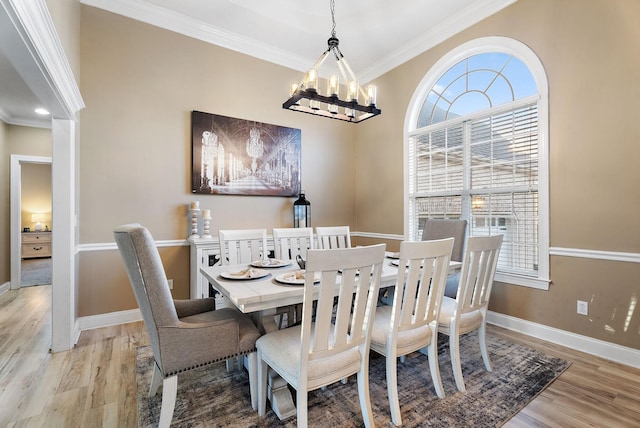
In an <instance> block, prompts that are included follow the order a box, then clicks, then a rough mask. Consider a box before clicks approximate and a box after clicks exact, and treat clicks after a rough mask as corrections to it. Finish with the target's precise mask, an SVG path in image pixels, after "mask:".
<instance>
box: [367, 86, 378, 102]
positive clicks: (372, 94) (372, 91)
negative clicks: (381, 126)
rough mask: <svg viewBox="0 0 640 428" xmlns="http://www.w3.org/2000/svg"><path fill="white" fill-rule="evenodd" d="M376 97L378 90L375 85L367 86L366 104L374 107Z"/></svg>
mask: <svg viewBox="0 0 640 428" xmlns="http://www.w3.org/2000/svg"><path fill="white" fill-rule="evenodd" d="M377 95H378V88H377V87H376V85H369V86H367V104H369V105H370V106H375V105H376V98H377Z"/></svg>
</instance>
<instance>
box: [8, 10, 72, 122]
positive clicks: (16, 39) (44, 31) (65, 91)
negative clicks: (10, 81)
mask: <svg viewBox="0 0 640 428" xmlns="http://www.w3.org/2000/svg"><path fill="white" fill-rule="evenodd" d="M0 4H1V5H2V7H3V8H4V9H5V11H6V13H7V17H8V19H9V20H10V21H11V24H12V25H13V26H14V27H15V30H16V31H15V32H14V33H12V34H11V37H12V40H10V43H7V44H8V45H10V47H11V48H10V49H8V52H5V53H6V54H7V57H9V59H10V60H12V63H14V65H16V69H17V70H18V72H19V73H20V75H21V76H22V77H23V79H25V82H26V83H27V85H29V87H30V88H31V90H32V91H33V92H34V94H35V95H36V96H37V97H39V98H41V100H42V101H43V102H44V101H47V102H45V104H46V105H47V107H48V108H49V110H51V111H52V115H53V116H54V117H57V118H59V119H75V118H76V117H75V114H76V112H78V111H79V110H80V109H82V108H84V102H83V100H82V97H81V95H80V90H79V89H78V85H77V83H76V80H75V77H74V75H73V72H72V71H71V67H70V66H69V62H68V61H67V57H66V55H65V53H64V49H63V48H62V44H61V43H60V39H59V38H58V34H57V32H56V29H55V26H54V24H53V21H52V20H51V16H50V15H49V11H48V9H47V5H46V3H45V2H44V1H43V0H36V1H21V0H0ZM8 42H9V41H8ZM25 49H26V51H27V52H28V55H27V56H28V57H29V60H27V59H26V58H25V57H24V52H25ZM36 70H37V71H36Z"/></svg>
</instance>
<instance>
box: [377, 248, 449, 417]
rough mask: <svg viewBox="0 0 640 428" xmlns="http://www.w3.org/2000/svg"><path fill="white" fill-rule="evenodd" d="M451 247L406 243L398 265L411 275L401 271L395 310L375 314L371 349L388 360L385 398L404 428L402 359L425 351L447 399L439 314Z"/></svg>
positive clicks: (438, 390) (381, 309)
mask: <svg viewBox="0 0 640 428" xmlns="http://www.w3.org/2000/svg"><path fill="white" fill-rule="evenodd" d="M453 245H454V239H453V238H448V239H442V240H434V241H413V242H410V241H404V242H402V243H401V244H400V259H399V265H400V266H407V269H406V270H405V269H398V278H397V280H396V284H395V293H394V297H393V306H387V305H383V306H379V307H378V308H377V309H376V314H375V318H374V321H373V329H372V331H371V349H372V350H373V351H375V352H377V353H379V354H382V355H384V356H385V357H386V373H387V392H388V396H389V407H390V408H391V420H392V421H393V423H394V424H395V425H402V415H401V413H400V402H399V400H398V379H397V370H398V369H397V362H398V357H400V356H403V355H408V354H410V353H412V352H415V351H417V350H420V349H424V348H426V351H427V352H426V353H427V356H428V359H429V369H430V371H431V379H432V381H433V385H434V387H435V390H436V394H437V395H438V397H440V398H444V389H443V388H442V381H441V379H440V369H439V366H438V349H437V348H438V313H439V312H440V304H441V303H442V296H443V292H444V286H445V282H446V280H447V272H448V270H449V260H450V259H451V250H452V249H453Z"/></svg>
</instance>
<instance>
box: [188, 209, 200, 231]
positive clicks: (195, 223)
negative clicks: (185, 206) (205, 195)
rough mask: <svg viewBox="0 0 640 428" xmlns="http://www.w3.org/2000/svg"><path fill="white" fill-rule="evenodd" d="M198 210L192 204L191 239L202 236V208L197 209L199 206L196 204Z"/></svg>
mask: <svg viewBox="0 0 640 428" xmlns="http://www.w3.org/2000/svg"><path fill="white" fill-rule="evenodd" d="M195 206H196V208H194V203H193V202H192V203H191V209H190V210H189V211H190V212H191V236H190V237H189V238H193V239H196V238H199V237H200V235H198V216H199V215H200V208H197V207H198V205H197V203H196V205H195Z"/></svg>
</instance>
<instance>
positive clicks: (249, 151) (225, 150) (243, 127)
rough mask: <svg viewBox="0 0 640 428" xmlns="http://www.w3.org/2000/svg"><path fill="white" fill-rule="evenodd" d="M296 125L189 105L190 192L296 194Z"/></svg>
mask: <svg viewBox="0 0 640 428" xmlns="http://www.w3.org/2000/svg"><path fill="white" fill-rule="evenodd" d="M301 134H302V133H301V131H300V129H296V128H287V127H284V126H278V125H271V124H268V123H261V122H255V121H249V120H244V119H236V118H233V117H227V116H221V115H217V114H211V113H203V112H199V111H193V112H192V113H191V144H192V152H191V153H192V164H193V168H192V185H191V191H192V193H198V194H206V195H257V196H297V195H298V194H299V193H300V158H301V156H300V145H301Z"/></svg>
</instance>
